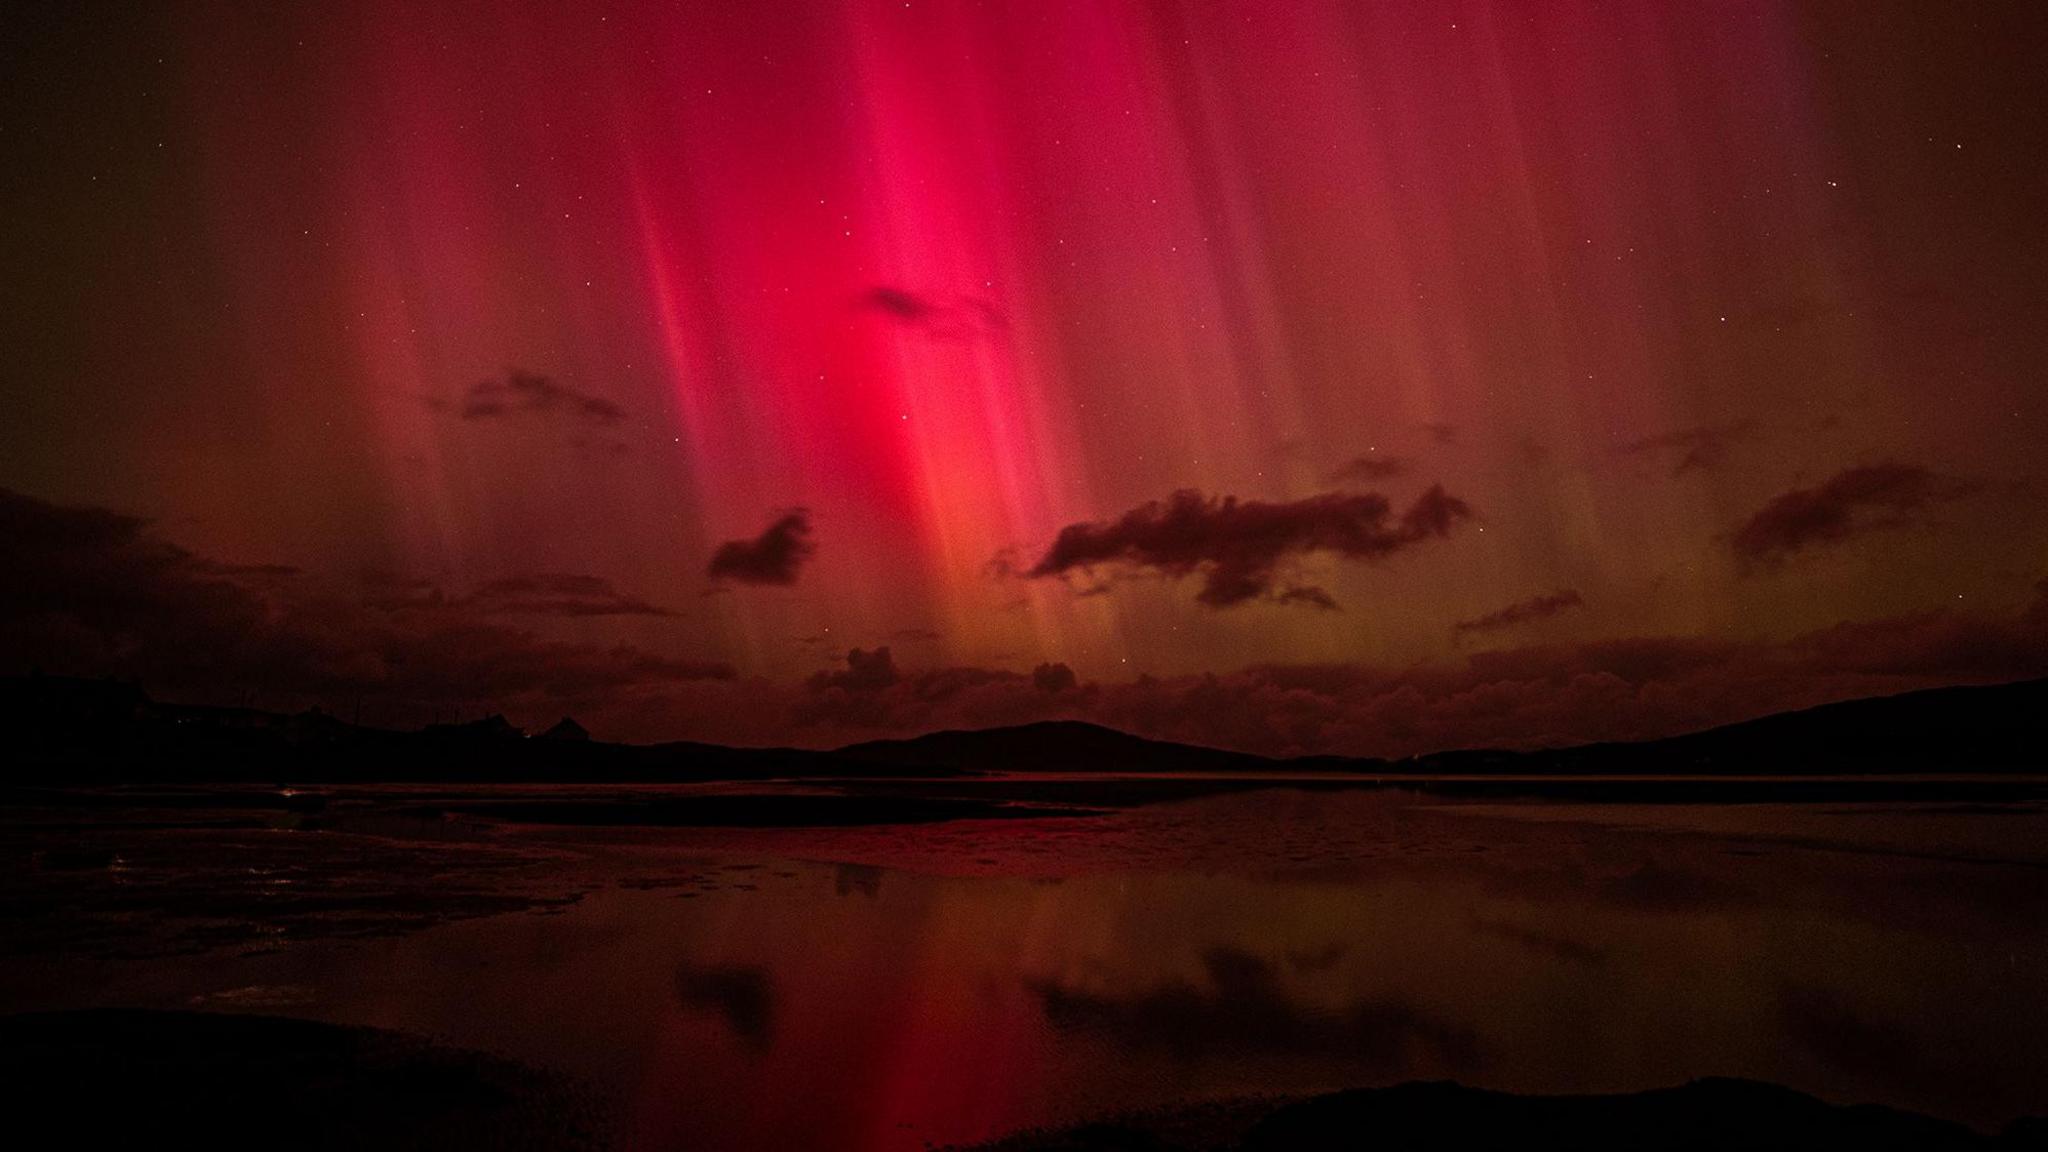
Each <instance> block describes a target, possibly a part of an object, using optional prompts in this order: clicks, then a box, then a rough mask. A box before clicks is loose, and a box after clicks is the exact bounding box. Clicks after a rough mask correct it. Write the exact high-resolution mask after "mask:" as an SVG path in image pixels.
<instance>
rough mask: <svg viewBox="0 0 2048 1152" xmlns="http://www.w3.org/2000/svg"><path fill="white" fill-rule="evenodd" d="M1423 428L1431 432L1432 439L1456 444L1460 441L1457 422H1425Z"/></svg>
mask: <svg viewBox="0 0 2048 1152" xmlns="http://www.w3.org/2000/svg"><path fill="white" fill-rule="evenodd" d="M1421 428H1422V430H1423V431H1424V432H1427V433H1429V437H1430V439H1432V440H1434V441H1436V442H1437V443H1439V444H1456V443H1457V442H1458V426H1457V425H1456V424H1445V423H1443V422H1441V421H1437V422H1435V423H1429V424H1423V425H1421Z"/></svg>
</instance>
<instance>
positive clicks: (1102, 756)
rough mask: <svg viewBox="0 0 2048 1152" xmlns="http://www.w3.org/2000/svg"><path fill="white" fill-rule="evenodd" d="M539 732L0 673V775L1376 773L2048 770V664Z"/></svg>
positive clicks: (378, 777) (32, 778) (666, 777)
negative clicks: (1290, 717)
mask: <svg viewBox="0 0 2048 1152" xmlns="http://www.w3.org/2000/svg"><path fill="white" fill-rule="evenodd" d="M580 731H581V729H580V726H578V727H576V728H575V729H573V730H572V729H567V728H565V727H564V725H560V724H558V725H557V726H556V727H555V728H554V729H550V730H549V732H548V733H546V734H544V735H546V736H548V737H551V738H538V737H536V738H526V737H525V736H523V735H522V734H521V733H520V732H519V730H518V729H516V728H514V727H513V726H512V725H510V724H509V723H506V722H505V721H504V720H503V719H502V718H500V717H487V718H485V719H483V720H481V721H477V722H474V723H470V724H463V725H437V726H433V727H430V728H428V729H426V730H424V731H418V732H395V731H389V730H385V729H378V728H367V727H362V726H359V725H355V724H350V723H346V722H344V721H342V720H339V719H337V718H335V717H333V716H331V715H328V714H326V713H322V712H320V711H318V710H311V711H307V712H301V713H296V714H282V713H270V712H263V711H260V710H257V709H248V708H206V707H192V706H183V705H166V704H160V703H156V702H153V701H151V700H150V699H149V697H148V696H147V695H146V694H144V693H143V692H142V690H141V689H140V688H139V687H137V686H135V685H133V684H131V683H126V682H121V681H103V680H71V679H66V678H63V677H43V676H30V677H6V678H0V733H5V735H4V737H0V739H5V740H6V742H7V743H6V751H7V753H8V756H7V757H6V758H7V759H9V760H10V761H11V767H10V770H9V771H7V772H6V773H5V774H4V776H0V782H9V781H11V782H22V783H29V782H43V783H57V782H77V783H87V782H93V781H164V782H169V781H199V780H281V779H291V780H299V781H306V782H315V781H335V782H338V781H348V780H361V781H373V780H374V781H403V780H420V781H428V780H431V781H448V782H464V781H467V782H541V781H565V782H593V783H594V782H621V783H626V782H681V781H691V780H750V779H767V778H776V777H805V778H813V779H816V778H834V777H841V778H850V777H879V776H933V775H941V776H943V775H951V774H957V773H972V772H1016V773H1026V772H1122V773H1141V774H1143V773H1151V774H1166V773H1232V774H1243V775H1257V774H1262V773H1272V774H1279V773H1291V774H1303V773H1324V772H1356V773H1368V774H1374V775H1397V774H1398V775H1412V776H1447V775H1460V776H1466V775H1480V776H1486V775H1498V776H1509V775H1563V776H1617V775H1632V774H1641V775H1699V776H1709V777H1712V776H1746V775H1757V776H1782V775H1817V776H1826V775H1855V774H1872V775H1893V774H1904V773H1915V774H1923V773H1944V774H1951V773H1956V774H1959V773H1973V772H1977V773H1986V774H2012V773H2044V774H2048V680H2032V681H2025V682H2021V683H2016V684H2001V685H1992V686H1981V687H1960V688H1936V689H1931V690H1927V691H1921V692H1909V693H1906V694H1904V695H1900V696H1889V697H1883V698H1878V699H1868V700H1851V701H1846V702H1844V703H1839V704H1827V705H1823V706H1821V707H1818V708H1809V709H1806V710H1804V711H1800V712H1786V713H1780V714H1777V715H1773V716H1765V717H1762V718H1761V719H1756V720H1750V721H1745V722H1743V723H1740V724H1730V725H1727V726H1725V727H1720V728H1713V729H1709V730H1707V731H1703V732H1695V733H1692V734H1689V735H1684V736H1675V737H1671V738H1668V739H1662V740H1649V741H1642V742H1637V743H1610V744H1589V745H1584V746H1580V747H1575V748H1562V749H1552V750H1540V751H1528V752H1516V751H1504V750H1493V751H1488V750H1471V751H1454V752H1439V753H1433V754H1430V755H1426V756H1417V757H1413V758H1410V759H1406V760H1397V761H1387V760H1364V759H1347V758H1343V757H1336V756H1316V757H1304V758H1297V759H1291V760H1282V759H1273V758H1271V757H1265V756H1256V755H1251V754H1249V753H1243V752H1229V751H1224V750H1222V749H1216V748H1204V747H1198V746H1195V745H1190V744H1176V743H1172V742H1170V741H1163V740H1149V739H1146V738H1144V737H1141V736H1133V735H1131V734H1129V733H1127V732H1119V731H1117V730H1115V729H1113V728H1104V727H1102V726H1100V725H1096V724H1086V723H1081V722H1078V721H1049V722H1045V723H1038V724H1024V725H1019V726H1016V727H1011V728H988V729H981V730H976V731H947V732H934V733H931V734H929V735H925V736H918V737H914V738H911V739H907V740H876V741H870V742H867V743H862V744H854V745H850V746H848V747H845V748H841V749H838V750H836V751H829V752H825V751H813V750H808V749H799V748H728V747H724V746H722V745H717V744H698V743H690V742H678V743H671V744H655V745H629V744H608V743H604V742H602V741H597V740H588V739H575V738H565V737H573V736H574V735H576V734H577V733H579V732H580Z"/></svg>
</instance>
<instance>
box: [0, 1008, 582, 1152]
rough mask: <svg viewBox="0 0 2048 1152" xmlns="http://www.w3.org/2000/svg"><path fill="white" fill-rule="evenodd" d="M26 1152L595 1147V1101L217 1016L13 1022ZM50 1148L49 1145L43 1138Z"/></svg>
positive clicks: (465, 1056)
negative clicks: (73, 1151) (38, 1150)
mask: <svg viewBox="0 0 2048 1152" xmlns="http://www.w3.org/2000/svg"><path fill="white" fill-rule="evenodd" d="M0 1086H4V1087H0V1092H4V1099H5V1100H6V1102H7V1108H6V1110H7V1113H8V1123H9V1127H10V1128H11V1129H12V1130H13V1131H15V1132H16V1133H21V1134H26V1140H27V1143H26V1144H22V1145H18V1146H19V1147H52V1148H124V1147H135V1148H334V1149H340V1148H392V1149H414V1148H417V1149H442V1148H492V1149H505V1150H508V1152H509V1150H514V1149H534V1150H536V1152H539V1150H542V1149H588V1148H600V1147H604V1146H605V1144H606V1141H605V1133H604V1132H603V1130H602V1114H601V1112H600V1110H599V1109H598V1108H597V1106H596V1105H595V1103H594V1101H593V1099H592V1098H591V1097H590V1095H589V1094H588V1093H587V1092H584V1091H582V1090H580V1089H578V1088H576V1087H575V1086H573V1085H571V1084H569V1083H568V1082H567V1081H565V1080H563V1079H561V1078H560V1077H557V1076H554V1075H552V1074H549V1073H544V1072H539V1071H535V1070H533V1069H530V1068H526V1067H523V1066H521V1065H518V1064H514V1063H512V1062H510V1061H505V1060H500V1059H497V1058H495V1057H491V1056H486V1055H482V1054H480V1053H476V1052H468V1051H462V1050H458V1049H452V1048H444V1047H441V1046H438V1045H435V1044H430V1043H428V1042H426V1041H424V1040H420V1039H417V1038H414V1037H411V1036H407V1035H404V1034H402V1033H397V1032H386V1031H382V1030H380V1029H374V1028H344V1027H339V1026H336V1025H332V1024H322V1023H317V1022H314V1021H311V1020H296V1019H287V1018H283V1017H275V1016H245V1015H229V1014H218V1013H206V1012H153V1011H136V1010H126V1009H92V1010H87V1011H78V1012H38V1013H31V1014H25V1015H18V1016H7V1017H0ZM37 1134H40V1136H39V1135H37Z"/></svg>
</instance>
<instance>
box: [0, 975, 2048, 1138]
mask: <svg viewBox="0 0 2048 1152" xmlns="http://www.w3.org/2000/svg"><path fill="white" fill-rule="evenodd" d="M0 1084H4V1085H5V1094H6V1096H7V1098H8V1099H7V1102H6V1114H7V1116H8V1120H9V1124H10V1127H11V1128H12V1130H13V1131H15V1132H16V1133H18V1134H26V1135H27V1136H28V1137H29V1140H28V1143H26V1144H17V1145H15V1146H17V1147H76V1148H99V1147H127V1146H138V1147H139V1146H148V1147H198V1148H319V1149H371V1148H376V1149H394V1148H398V1149H412V1148H417V1149H427V1148H433V1149H597V1148H604V1147H609V1146H612V1144H613V1143H614V1141H613V1140H612V1139H611V1134H610V1133H609V1132H608V1131H607V1128H608V1125H607V1122H606V1118H605V1116H604V1114H603V1110H602V1109H601V1108H600V1107H599V1106H597V1105H596V1104H595V1103H594V1102H593V1098H592V1097H591V1096H590V1095H589V1094H588V1093H587V1092H585V1091H583V1090H581V1089H579V1088H577V1087H576V1086H574V1085H573V1084H571V1083H570V1082H568V1081H566V1080H564V1079H562V1078H559V1077H556V1076H554V1075H551V1074H548V1073H544V1072H539V1071H535V1070H533V1069H530V1068H526V1067H523V1066H521V1065H518V1064H515V1063H512V1062H509V1061H505V1060H501V1059H497V1058H495V1057H491V1056H486V1055H483V1054H480V1053H475V1052H469V1051H463V1050H459V1049H453V1048H448V1047H443V1046H440V1045H436V1044H433V1043H430V1042H427V1041H425V1040H421V1039H418V1038H415V1037H410V1036H407V1035H404V1034H402V1033H396V1032H389V1031H384V1030H380V1029H374V1028H348V1027H339V1026H336V1025H331V1024H323V1023H318V1022H314V1021H309V1020H297V1019H287V1018H282V1017H273V1016H252V1015H229V1014H217V1013H205V1012H152V1011H131V1010H117V1009H96V1010H89V1011H80V1012H40V1013H29V1014H22V1015H16V1016H10V1017H4V1018H0ZM1367 1147H1370V1148H1373V1149H1456V1148H1515V1149H1567V1148H1569V1149H1586V1150H1595V1149H1644V1148H1663V1149H1681V1150H1705V1149H1731V1150H1732V1149H1758V1148H1801V1149H1805V1148H1858V1149H1901V1150H1903V1149H1959V1150H1960V1149H1980V1150H1997V1152H2005V1150H2007V1149H2021V1148H2026V1149H2034V1148H2042V1147H2048V1121H2044V1120H2041V1119H2038V1118H2030V1119H2023V1120H2020V1121H2017V1122H2015V1123H2013V1124H2012V1125H2010V1126H2009V1127H2008V1128H2007V1129H2006V1130H2005V1131H2004V1132H2003V1133H2001V1134H1999V1135H1998V1136H1995V1137H1991V1136H1985V1135H1982V1134H1980V1133H1977V1132H1973V1131H1971V1130H1970V1129H1968V1128H1965V1127H1963V1126H1961V1125H1958V1124H1952V1123H1949V1122H1947V1121H1943V1120H1937V1119H1934V1118H1931V1117H1927V1116H1921V1115H1916V1114H1914V1113H1910V1112H1902V1111H1898V1110H1895V1109H1890V1108H1883V1107H1877V1106H1874V1105H1863V1106H1855V1107H1844V1106H1838V1105H1832V1104H1828V1103H1825V1102H1823V1101H1821V1100H1818V1099H1815V1098H1814V1097H1812V1096H1808V1095H1805V1094H1803V1093H1799V1092H1795V1091H1793V1090H1791V1089H1789V1088H1781V1087H1778V1086H1776V1085H1771V1084H1762V1083H1757V1082H1755V1081H1748V1080H1728V1079H1706V1080H1696V1081H1693V1082H1692V1083H1689V1084H1685V1085H1683V1086H1680V1087H1676V1088H1667V1089H1660V1090H1656V1091H1649V1092H1637V1093H1633V1094H1628V1095H1610V1096H1516V1095H1510V1094H1508V1093H1502V1092H1488V1091H1484V1090H1480V1089H1476V1088H1467V1087H1464V1086H1462V1085H1459V1084H1455V1083H1449V1082H1438V1083H1411V1084H1401V1085H1396V1086H1394V1087H1390V1088H1377V1089H1360V1090H1355V1091H1347V1092H1335V1093H1330V1094H1327V1095H1322V1096H1315V1097H1309V1098H1306V1099H1294V1100H1263V1101H1240V1102H1229V1103H1220V1104H1214V1103H1212V1104H1201V1105H1194V1106H1190V1107H1187V1108H1182V1109H1167V1110H1159V1111H1154V1112H1148V1113H1144V1114H1141V1115H1133V1116H1126V1117H1122V1118H1118V1119H1114V1120H1106V1121H1098V1122H1094V1123H1088V1124H1082V1125H1078V1126H1075V1127H1070V1128H1064V1129H1058V1130H1047V1131H1033V1132H1026V1133H1020V1134H1018V1135H1015V1136H1011V1137H1008V1138H1005V1139H1002V1140H999V1141H996V1142H994V1143H991V1144H987V1145H982V1146H980V1152H1078V1150H1083V1149H1087V1150H1097V1149H1102V1150H1115V1152H1269V1150H1270V1152H1278V1150H1282V1149H1285V1150H1302V1152H1315V1150H1321V1149H1329V1150H1332V1152H1334V1150H1337V1149H1347V1150H1348V1149H1359V1148H1367Z"/></svg>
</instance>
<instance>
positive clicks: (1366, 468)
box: [1329, 454, 1415, 484]
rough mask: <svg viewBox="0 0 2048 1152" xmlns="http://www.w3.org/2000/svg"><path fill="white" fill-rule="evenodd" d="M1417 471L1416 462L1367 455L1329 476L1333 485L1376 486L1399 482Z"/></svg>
mask: <svg viewBox="0 0 2048 1152" xmlns="http://www.w3.org/2000/svg"><path fill="white" fill-rule="evenodd" d="M1413 471H1415V462H1414V461H1413V460H1409V459H1407V458H1405V457H1401V456H1380V455H1377V454H1371V455H1365V456H1360V457H1357V458H1356V459H1353V460H1349V461H1347V462H1345V463H1344V464H1343V465H1341V466H1339V467H1338V468H1336V469H1335V470H1334V471H1332V472H1331V473H1330V475H1329V482H1330V483H1332V484H1354V483H1366V484H1376V483H1378V482H1380V481H1382V480H1398V479H1400V478H1401V477H1403V476H1406V475H1408V474H1409V473H1411V472H1413Z"/></svg>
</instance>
